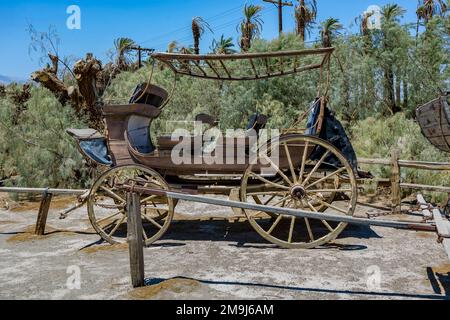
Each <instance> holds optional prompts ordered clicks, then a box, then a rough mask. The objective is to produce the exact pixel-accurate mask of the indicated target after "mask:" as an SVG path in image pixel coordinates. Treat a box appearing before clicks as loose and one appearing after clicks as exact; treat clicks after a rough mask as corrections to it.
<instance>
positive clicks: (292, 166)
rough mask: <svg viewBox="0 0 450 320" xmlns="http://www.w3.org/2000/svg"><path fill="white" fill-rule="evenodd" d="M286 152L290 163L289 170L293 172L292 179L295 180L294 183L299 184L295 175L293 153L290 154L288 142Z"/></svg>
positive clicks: (285, 144)
mask: <svg viewBox="0 0 450 320" xmlns="http://www.w3.org/2000/svg"><path fill="white" fill-rule="evenodd" d="M284 150H285V151H286V157H287V159H288V162H289V169H290V170H291V174H292V179H293V180H294V183H297V176H296V175H295V170H294V165H293V164H292V158H291V153H290V152H289V147H288V146H287V143H286V142H285V143H284Z"/></svg>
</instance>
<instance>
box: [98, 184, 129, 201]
mask: <svg viewBox="0 0 450 320" xmlns="http://www.w3.org/2000/svg"><path fill="white" fill-rule="evenodd" d="M100 189H102V190H103V191H105V192H106V193H107V194H109V195H110V196H111V197H112V198H114V199H116V200H117V201H120V202H122V203H125V202H126V201H125V200H124V199H123V198H122V197H121V196H119V195H118V194H116V193H115V192H113V191H112V190H110V189H108V188H106V187H105V186H101V187H100Z"/></svg>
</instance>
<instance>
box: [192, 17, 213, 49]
mask: <svg viewBox="0 0 450 320" xmlns="http://www.w3.org/2000/svg"><path fill="white" fill-rule="evenodd" d="M205 28H206V29H208V30H209V31H211V32H213V31H212V30H211V27H210V26H209V24H208V22H206V21H205V20H203V18H201V17H195V18H193V19H192V35H193V37H194V53H195V54H199V53H200V39H201V38H202V36H203V34H204V33H205Z"/></svg>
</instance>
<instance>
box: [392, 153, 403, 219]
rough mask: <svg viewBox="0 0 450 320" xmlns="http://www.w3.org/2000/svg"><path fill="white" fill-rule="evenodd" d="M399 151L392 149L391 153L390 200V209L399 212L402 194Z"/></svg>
mask: <svg viewBox="0 0 450 320" xmlns="http://www.w3.org/2000/svg"><path fill="white" fill-rule="evenodd" d="M399 160H400V151H399V150H398V149H392V153H391V167H392V168H391V170H392V171H391V192H392V193H391V202H392V211H393V212H400V211H401V207H402V195H401V187H400V182H401V181H400V165H399Z"/></svg>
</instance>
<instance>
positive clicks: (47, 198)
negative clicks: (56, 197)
mask: <svg viewBox="0 0 450 320" xmlns="http://www.w3.org/2000/svg"><path fill="white" fill-rule="evenodd" d="M52 198H53V194H51V193H49V192H48V191H47V190H46V191H44V193H43V194H42V199H41V205H40V206H39V213H38V217H37V221H36V229H35V231H34V233H35V234H36V235H38V236H43V235H44V234H45V225H46V224H47V216H48V210H49V209H50V203H51V202H52Z"/></svg>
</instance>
